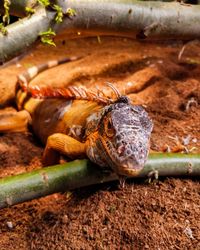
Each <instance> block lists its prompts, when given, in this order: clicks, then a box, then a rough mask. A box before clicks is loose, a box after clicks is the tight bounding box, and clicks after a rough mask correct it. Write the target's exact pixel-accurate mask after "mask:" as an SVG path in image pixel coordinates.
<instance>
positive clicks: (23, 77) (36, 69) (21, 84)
mask: <svg viewBox="0 0 200 250" xmlns="http://www.w3.org/2000/svg"><path fill="white" fill-rule="evenodd" d="M81 58H82V57H75V56H74V57H68V58H63V59H60V60H52V61H48V62H46V63H43V64H40V65H37V66H33V67H30V68H29V69H27V70H26V71H25V72H23V73H21V74H19V75H18V80H17V85H16V104H17V107H18V109H19V110H21V109H22V108H23V106H24V104H25V102H26V101H27V100H28V99H29V97H30V90H29V83H30V81H31V80H32V79H33V78H35V77H36V76H37V75H38V74H39V73H41V72H43V71H45V70H47V69H50V68H53V67H56V66H58V65H60V64H63V63H67V62H72V61H76V60H78V59H81Z"/></svg>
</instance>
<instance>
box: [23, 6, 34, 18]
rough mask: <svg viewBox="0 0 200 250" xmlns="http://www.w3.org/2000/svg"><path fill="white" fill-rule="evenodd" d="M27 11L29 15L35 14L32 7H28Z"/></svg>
mask: <svg viewBox="0 0 200 250" xmlns="http://www.w3.org/2000/svg"><path fill="white" fill-rule="evenodd" d="M25 11H26V14H27V15H28V16H31V15H33V14H34V13H35V9H33V8H30V7H26V8H25Z"/></svg>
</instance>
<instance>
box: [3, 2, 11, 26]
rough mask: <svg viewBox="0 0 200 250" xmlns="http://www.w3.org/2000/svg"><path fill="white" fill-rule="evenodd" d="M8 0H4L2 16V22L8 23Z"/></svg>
mask: <svg viewBox="0 0 200 250" xmlns="http://www.w3.org/2000/svg"><path fill="white" fill-rule="evenodd" d="M10 4H11V2H10V0H4V5H3V6H4V10H5V13H4V16H3V23H6V24H9V23H10V15H9V9H10Z"/></svg>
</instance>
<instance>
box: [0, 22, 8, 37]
mask: <svg viewBox="0 0 200 250" xmlns="http://www.w3.org/2000/svg"><path fill="white" fill-rule="evenodd" d="M0 32H1V33H2V34H3V35H4V36H5V35H7V33H8V32H7V29H6V27H5V26H4V24H3V23H0Z"/></svg>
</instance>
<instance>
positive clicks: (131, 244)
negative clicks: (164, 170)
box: [0, 37, 200, 250]
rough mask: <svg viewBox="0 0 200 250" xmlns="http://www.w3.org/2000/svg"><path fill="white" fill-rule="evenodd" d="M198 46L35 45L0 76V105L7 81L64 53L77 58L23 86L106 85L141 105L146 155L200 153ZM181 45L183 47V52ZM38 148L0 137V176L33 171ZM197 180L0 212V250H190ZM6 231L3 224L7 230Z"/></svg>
mask: <svg viewBox="0 0 200 250" xmlns="http://www.w3.org/2000/svg"><path fill="white" fill-rule="evenodd" d="M199 45H200V44H199V43H198V42H195V41H194V42H192V43H189V44H187V45H186V46H185V47H183V43H182V42H172V41H171V42H165V43H164V42H162V43H157V44H154V43H144V42H143V43H139V42H136V41H133V40H129V39H125V38H111V37H107V38H105V37H102V38H101V40H100V41H99V39H97V38H87V39H79V40H67V41H64V40H62V39H60V40H58V41H57V47H56V48H49V47H44V46H42V45H40V46H39V47H38V48H37V49H35V50H33V51H32V52H31V53H30V54H29V55H28V56H27V57H25V58H24V59H23V60H21V61H20V62H17V63H16V64H13V65H10V66H8V67H6V68H4V69H0V70H1V74H0V86H1V87H0V104H1V105H2V106H3V105H5V104H6V105H8V103H9V102H10V101H11V100H12V99H13V98H14V90H15V84H16V76H17V74H18V73H19V72H22V71H23V70H25V69H26V68H28V67H30V66H32V65H35V64H38V63H41V62H45V61H47V60H49V59H58V58H62V57H64V56H80V55H81V56H83V59H81V60H79V61H76V62H72V63H69V64H64V65H61V66H59V67H57V68H54V69H51V70H48V71H46V72H44V73H42V74H41V75H40V76H38V77H37V78H36V79H34V80H33V82H32V84H41V85H43V84H48V85H53V86H63V85H64V86H66V85H68V84H75V85H84V86H87V87H88V88H95V87H96V86H99V88H105V86H106V82H111V83H113V84H115V86H117V87H118V88H119V89H120V91H121V92H123V93H127V94H129V96H130V98H131V99H132V101H133V103H138V104H143V105H145V107H146V109H147V111H148V112H149V115H150V116H151V118H152V119H153V122H154V130H153V133H152V138H151V148H152V149H154V150H157V151H159V150H163V149H164V148H167V147H168V148H169V147H172V146H174V145H176V143H177V141H179V142H180V143H182V144H184V145H185V147H186V149H187V150H188V151H192V152H199V151H200V46H199ZM183 48H184V50H183ZM42 152H43V145H41V144H40V142H39V141H38V139H37V138H36V137H35V136H34V135H33V134H31V132H29V133H15V134H2V135H0V177H4V176H9V175H14V174H18V173H22V172H25V171H30V170H33V169H36V168H40V167H41V166H42V163H41V155H42ZM199 201H200V183H199V179H198V178H196V179H195V178H194V179H189V178H184V179H183V178H181V177H180V178H163V179H160V180H159V181H158V182H153V183H150V184H148V181H147V180H137V181H135V180H132V181H129V182H127V183H126V185H125V188H124V189H123V190H121V189H120V188H119V185H118V183H117V182H114V183H108V184H104V185H96V186H92V187H87V188H82V189H80V190H75V191H73V192H72V195H71V196H70V198H69V197H68V194H67V193H65V194H53V195H50V196H48V197H44V198H41V199H38V200H33V201H29V202H25V203H23V204H19V205H15V206H13V207H9V208H5V209H2V210H0V249H1V250H8V249H9V250H12V249H15V250H18V249H20V250H28V249H32V250H40V249H51V250H53V249H55V250H64V249H157V250H163V249H200V219H199V217H200V204H199ZM11 224H12V227H10V225H11Z"/></svg>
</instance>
